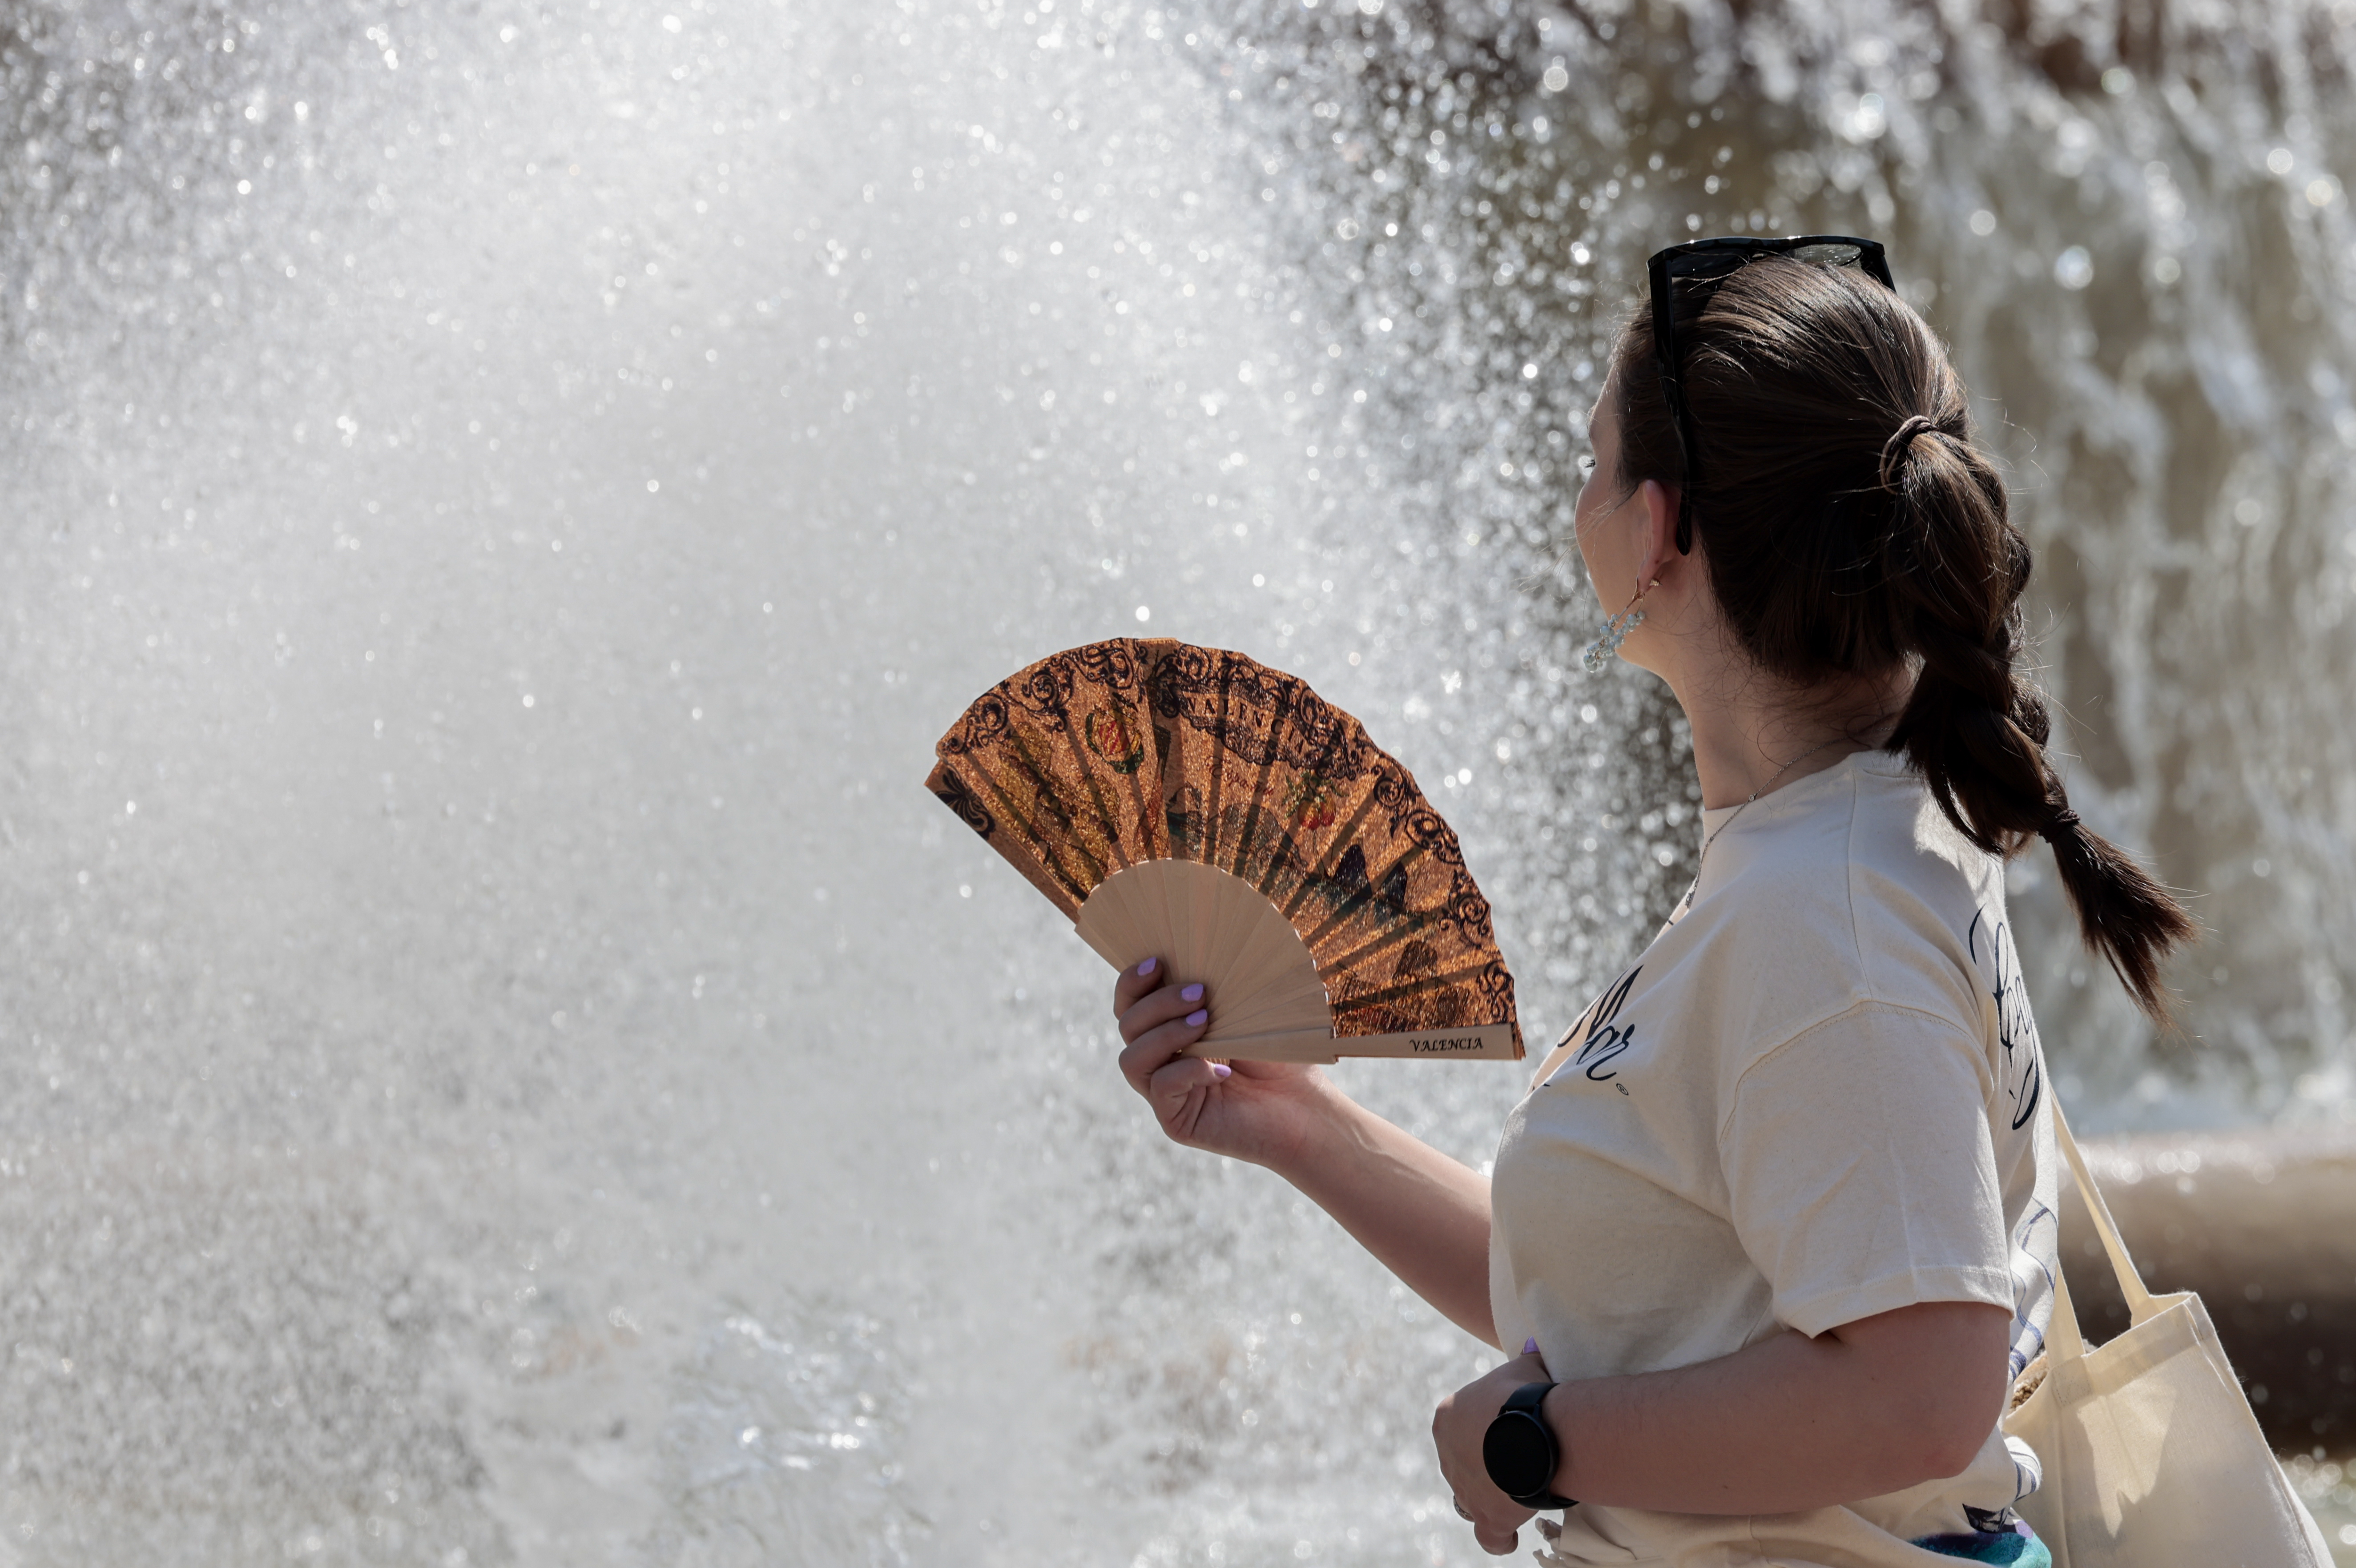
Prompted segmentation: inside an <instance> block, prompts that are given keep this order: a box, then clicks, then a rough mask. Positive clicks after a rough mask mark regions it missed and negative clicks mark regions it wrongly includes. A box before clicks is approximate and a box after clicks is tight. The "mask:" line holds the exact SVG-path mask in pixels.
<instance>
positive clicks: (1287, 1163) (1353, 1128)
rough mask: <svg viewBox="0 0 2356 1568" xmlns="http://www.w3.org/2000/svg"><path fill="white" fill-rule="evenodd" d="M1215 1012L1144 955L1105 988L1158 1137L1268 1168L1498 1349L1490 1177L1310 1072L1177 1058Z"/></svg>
mask: <svg viewBox="0 0 2356 1568" xmlns="http://www.w3.org/2000/svg"><path fill="white" fill-rule="evenodd" d="M1214 1006H1215V1002H1214V1000H1213V998H1212V997H1209V996H1208V995H1206V994H1205V989H1204V987H1200V986H1187V987H1177V986H1173V985H1171V984H1169V976H1168V975H1167V973H1166V971H1164V970H1163V969H1162V965H1160V964H1158V963H1157V962H1156V961H1155V960H1153V959H1151V958H1149V959H1147V960H1146V961H1145V963H1144V964H1143V965H1141V966H1139V967H1138V968H1135V969H1130V970H1124V971H1123V972H1122V974H1121V976H1120V979H1119V982H1118V983H1117V984H1116V985H1115V986H1114V987H1113V1010H1114V1011H1115V1012H1116V1013H1118V1014H1119V1016H1120V1034H1121V1039H1122V1040H1123V1041H1125V1042H1126V1043H1125V1046H1124V1048H1123V1050H1122V1051H1121V1053H1120V1068H1121V1072H1122V1074H1123V1075H1124V1076H1125V1077H1127V1078H1128V1080H1129V1083H1130V1087H1131V1088H1133V1089H1135V1090H1136V1091H1137V1092H1138V1093H1140V1094H1141V1095H1143V1096H1144V1097H1145V1100H1146V1103H1147V1104H1150V1105H1151V1106H1152V1107H1153V1114H1154V1117H1155V1119H1156V1120H1158V1121H1159V1122H1160V1123H1161V1124H1162V1131H1163V1132H1164V1133H1167V1134H1168V1135H1169V1136H1170V1137H1171V1138H1172V1139H1173V1140H1174V1141H1175V1142H1178V1143H1182V1144H1184V1145H1186V1146H1187V1147H1189V1148H1199V1149H1205V1150H1208V1151H1210V1152H1212V1153H1214V1154H1224V1155H1226V1156H1228V1157H1230V1158H1234V1159H1241V1160H1248V1161H1249V1162H1251V1163H1252V1164H1254V1165H1259V1166H1265V1167H1267V1168H1269V1169H1270V1170H1273V1171H1275V1172H1276V1173H1277V1174H1278V1175H1280V1176H1281V1177H1283V1178H1284V1179H1286V1180H1287V1181H1290V1182H1291V1183H1292V1185H1293V1186H1295V1187H1297V1188H1299V1189H1301V1192H1302V1193H1303V1194H1304V1195H1305V1196H1307V1197H1308V1198H1310V1199H1311V1200H1313V1201H1314V1202H1315V1203H1316V1204H1317V1205H1318V1207H1320V1208H1322V1209H1323V1210H1324V1211H1326V1212H1327V1213H1328V1214H1331V1215H1333V1218H1334V1219H1335V1220H1337V1221H1340V1222H1341V1225H1342V1228H1343V1229H1344V1230H1345V1231H1347V1232H1350V1234H1351V1235H1352V1236H1354V1237H1355V1238H1356V1239H1357V1241H1358V1243H1360V1244H1361V1245H1362V1246H1364V1247H1365V1249H1366V1250H1367V1251H1368V1252H1370V1253H1374V1254H1375V1256H1376V1258H1378V1259H1380V1260H1381V1262H1382V1263H1383V1264H1384V1265H1385V1266H1386V1267H1387V1268H1388V1269H1389V1270H1390V1271H1391V1272H1392V1273H1393V1274H1395V1275H1398V1277H1399V1278H1400V1279H1401V1280H1402V1281H1404V1282H1405V1283H1406V1284H1407V1285H1408V1288H1410V1289H1412V1290H1413V1291H1414V1292H1415V1293H1416V1294H1417V1295H1418V1296H1422V1297H1423V1298H1424V1299H1425V1300H1426V1301H1428V1302H1430V1303H1431V1305H1432V1306H1433V1307H1437V1308H1439V1309H1440V1312H1441V1313H1442V1314H1443V1315H1445V1316H1446V1317H1448V1319H1449V1320H1450V1321H1451V1322H1453V1323H1454V1324H1456V1325H1457V1326H1458V1327H1459V1328H1462V1329H1463V1330H1464V1331H1465V1332H1466V1333H1468V1334H1472V1335H1474V1336H1476V1337H1477V1338H1479V1339H1483V1340H1485V1341H1487V1342H1488V1343H1490V1344H1492V1345H1494V1344H1495V1343H1496V1342H1497V1331H1496V1329H1495V1328H1494V1327H1492V1325H1491V1323H1490V1319H1489V1183H1488V1180H1487V1179H1486V1178H1484V1177H1483V1176H1481V1175H1479V1174H1478V1173H1477V1172H1474V1171H1472V1170H1469V1169H1467V1168H1465V1167H1464V1166H1462V1165H1461V1164H1459V1163H1458V1162H1457V1161H1455V1160H1452V1159H1451V1158H1449V1157H1447V1156H1446V1155H1444V1154H1441V1153H1440V1151H1439V1150H1437V1149H1435V1148H1433V1147H1430V1145H1428V1144H1425V1143H1423V1142H1421V1141H1420V1140H1419V1139H1417V1138H1415V1137H1412V1136H1409V1135H1408V1134H1407V1133H1405V1132H1403V1131H1401V1130H1400V1129H1399V1128H1398V1127H1396V1126H1393V1125H1391V1124H1390V1123H1388V1122H1387V1121H1385V1120H1383V1118H1382V1117H1380V1116H1377V1115H1375V1114H1374V1113H1373V1112H1371V1111H1368V1110H1366V1109H1365V1107H1363V1106H1361V1105H1359V1104H1357V1103H1356V1102H1355V1101H1354V1100H1352V1099H1351V1098H1350V1097H1349V1096H1348V1095H1346V1094H1344V1093H1342V1092H1341V1090H1339V1089H1337V1088H1335V1087H1334V1086H1333V1080H1331V1079H1329V1078H1327V1077H1326V1076H1325V1074H1324V1073H1323V1072H1319V1071H1318V1070H1317V1069H1316V1068H1314V1067H1304V1066H1298V1065H1294V1064H1290V1063H1286V1062H1273V1061H1238V1062H1236V1063H1234V1064H1233V1066H1232V1067H1229V1066H1227V1065H1225V1064H1214V1063H1212V1062H1209V1061H1205V1060H1203V1059H1202V1058H1200V1057H1193V1056H1181V1055H1179V1054H1178V1053H1179V1052H1180V1051H1184V1050H1185V1049H1186V1048H1187V1047H1188V1046H1190V1045H1192V1044H1194V1042H1195V1041H1196V1040H1200V1039H1202V1038H1203V1034H1204V1031H1205V1030H1206V1029H1209V1028H1210V1012H1211V1008H1213V1007H1214ZM1501 1397H1502V1396H1501Z"/></svg>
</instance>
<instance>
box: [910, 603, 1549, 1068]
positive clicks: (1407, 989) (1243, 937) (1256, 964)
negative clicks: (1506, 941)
mask: <svg viewBox="0 0 2356 1568" xmlns="http://www.w3.org/2000/svg"><path fill="white" fill-rule="evenodd" d="M937 750H938V752H939V760H938V763H937V765H936V766H935V767H934V769H933V773H932V776H931V778H930V779H929V780H928V781H927V785H928V787H929V788H931V790H932V791H933V793H934V794H935V795H938V796H939V797H940V798H941V800H942V801H943V802H944V803H945V804H947V805H948V806H949V808H950V809H951V810H953V811H955V812H956V813H957V814H958V817H959V818H960V819H961V820H963V821H964V822H965V823H966V825H967V826H969V827H971V828H973V829H974V831H976V832H977V833H979V834H980V835H981V836H982V837H983V838H985V839H986V840H988V841H989V843H990V844H991V847H992V848H995V849H996V850H997V851H998V852H999V853H1000V854H1001V855H1002V856H1003V857H1005V859H1007V860H1008V861H1009V862H1011V863H1012V865H1013V866H1014V867H1015V868H1016V869H1018V870H1020V871H1022V873H1023V875H1024V876H1025V877H1027V878H1029V879H1030V880H1031V881H1032V883H1033V885H1034V886H1036V887H1037V888H1038V889H1039V890H1040V891H1042V892H1043V893H1044V894H1046V896H1047V897H1048V898H1049V899H1050V900H1051V901H1054V903H1055V906H1056V907H1057V908H1058V909H1060V910H1062V911H1063V912H1065V914H1066V915H1067V916H1069V917H1071V918H1072V919H1073V920H1074V921H1075V922H1076V923H1079V924H1080V925H1081V929H1082V932H1083V934H1086V935H1087V936H1088V938H1089V940H1090V941H1091V942H1092V943H1096V944H1098V948H1099V951H1106V952H1108V953H1109V951H1111V950H1112V949H1114V948H1119V947H1120V946H1121V945H1122V944H1124V943H1141V942H1146V941H1148V940H1149V935H1148V931H1147V928H1148V927H1150V928H1151V931H1153V932H1157V933H1162V938H1161V939H1162V940H1167V941H1170V942H1174V943H1176V944H1178V945H1179V946H1180V947H1183V948H1185V949H1186V950H1188V951H1190V952H1194V953H1195V954H1197V955H1199V957H1198V962H1199V963H1201V964H1204V965H1214V966H1219V967H1221V969H1222V972H1223V973H1227V974H1231V975H1237V976H1240V975H1245V974H1247V973H1248V974H1249V975H1250V976H1254V977H1255V983H1259V980H1260V977H1261V972H1262V971H1263V970H1266V971H1268V972H1269V973H1270V974H1273V973H1274V970H1275V969H1277V968H1281V967H1283V965H1284V964H1286V963H1290V962H1291V960H1290V959H1289V958H1287V959H1284V960H1283V961H1282V962H1281V963H1280V961H1279V959H1278V958H1277V957H1271V956H1269V955H1266V954H1265V953H1261V954H1259V955H1258V956H1255V955H1254V954H1252V953H1248V952H1245V951H1243V950H1242V949H1243V948H1244V947H1248V946H1256V947H1258V948H1261V949H1264V948H1266V946H1267V944H1268V938H1267V935H1266V933H1267V932H1269V930H1272V929H1276V928H1271V927H1268V926H1266V925H1265V924H1263V923H1260V922H1259V921H1258V917H1257V916H1252V915H1250V914H1249V912H1248V909H1247V908H1246V907H1245V906H1246V905H1250V906H1251V907H1258V905H1259V904H1260V903H1261V902H1262V901H1264V902H1265V903H1266V904H1267V905H1269V906H1272V907H1273V909H1274V910H1275V911H1276V912H1277V913H1278V914H1280V916H1281V917H1282V919H1283V921H1284V922H1285V923H1288V924H1289V925H1290V928H1291V931H1292V933H1294V934H1295V935H1297V937H1298V939H1299V943H1300V944H1301V949H1304V950H1305V959H1304V960H1303V961H1304V962H1308V963H1313V965H1314V969H1315V975H1316V977H1317V980H1318V981H1319V982H1320V983H1321V984H1322V986H1323V991H1324V995H1325V997H1326V1000H1327V1005H1328V1012H1327V1021H1328V1023H1329V1025H1330V1032H1331V1035H1332V1036H1333V1039H1334V1040H1335V1041H1337V1042H1343V1043H1342V1049H1344V1050H1348V1049H1350V1047H1349V1045H1348V1043H1347V1042H1351V1041H1356V1042H1359V1043H1360V1044H1362V1045H1371V1044H1372V1043H1373V1042H1376V1041H1378V1040H1381V1041H1393V1042H1397V1041H1401V1040H1407V1038H1408V1037H1409V1036H1423V1035H1430V1034H1431V1033H1433V1032H1434V1031H1441V1032H1444V1031H1449V1030H1460V1031H1462V1030H1475V1031H1482V1034H1483V1045H1482V1047H1481V1049H1479V1050H1474V1049H1472V1047H1470V1046H1466V1045H1462V1044H1457V1045H1452V1046H1451V1048H1450V1049H1452V1050H1458V1051H1462V1053H1465V1054H1498V1055H1506V1054H1510V1055H1512V1056H1515V1057H1518V1056H1519V1055H1520V1054H1521V1036H1520V1030H1519V1027H1518V1025H1517V1024H1516V1023H1515V1017H1514V990H1513V979H1512V976H1510V975H1508V974H1507V973H1506V970H1505V963H1504V960H1503V959H1502V958H1501V957H1500V955H1498V952H1497V946H1496V940H1495V937H1494V933H1493V932H1492V931H1491V929H1490V922H1489V906H1488V902H1487V901H1486V900H1484V899H1483V897H1482V896H1481V892H1480V890H1479V888H1477V887H1476V886H1475V885H1474V884H1473V881H1472V875H1471V873H1470V872H1469V871H1467V870H1466V869H1465V867H1464V859H1463V855H1462V852H1461V851H1460V850H1459V848H1458V847H1457V843H1456V836H1455V835H1454V833H1452V832H1451V831H1450V829H1449V827H1448V825H1447V824H1446V823H1445V822H1443V821H1442V820H1441V819H1440V815H1439V814H1438V813H1437V812H1435V811H1433V810H1432V809H1431V806H1430V804H1429V803H1428V802H1427V801H1426V800H1425V799H1424V797H1423V795H1422V792H1421V791H1420V790H1419V789H1418V788H1417V787H1416V784H1415V780H1414V779H1413V778H1412V777H1411V776H1410V775H1409V774H1408V772H1407V770H1406V769H1405V768H1403V767H1401V766H1400V765H1399V764H1398V762H1397V761H1396V760H1395V759H1393V758H1392V757H1391V756H1390V755H1389V754H1388V753H1387V752H1384V751H1382V750H1381V748H1379V747H1377V746H1376V745H1375V743H1374V742H1373V741H1371V740H1369V739H1368V738H1367V736H1366V733H1365V730H1364V729H1363V728H1362V727H1361V726H1360V725H1359V723H1358V721H1357V720H1355V719H1354V718H1352V717H1351V716H1350V715H1349V714H1347V713H1345V712H1344V711H1342V710H1341V709H1338V708H1335V707H1334V706H1333V705H1332V704H1331V703H1329V702H1327V701H1325V700H1324V699H1323V698H1321V697H1319V696H1318V695H1317V694H1316V693H1315V692H1314V691H1312V690H1311V689H1310V688H1309V687H1308V685H1307V684H1306V683H1304V682H1302V681H1301V680H1300V679H1298V678H1297V677H1292V676H1289V675H1285V674H1283V673H1281V672H1280V671H1277V670H1272V669H1269V668H1268V667H1266V666H1264V665H1261V664H1259V663H1258V662H1256V661H1255V660H1252V659H1250V658H1248V657H1246V656H1243V655H1241V654H1236V653H1228V652H1225V651H1223V650H1220V649H1216V648H1204V647H1196V646H1193V645H1188V644H1184V643H1179V642H1174V641H1170V640H1166V639H1151V640H1145V639H1130V638H1120V639H1116V640H1114V641H1110V642H1103V643H1092V644H1089V645H1087V646H1085V647H1079V648H1073V649H1070V650H1068V651H1067V652H1065V653H1060V654H1056V655H1054V656H1051V657H1048V658H1045V659H1042V660H1040V661H1039V662H1038V663H1037V664H1035V665H1033V666H1032V667H1029V668H1028V669H1025V670H1023V671H1022V672H1020V673H1019V674H1017V675H1014V676H1012V677H1009V678H1008V679H1006V680H1003V681H1001V682H1000V683H999V684H998V685H997V686H995V687H992V688H991V689H990V690H989V691H987V692H985V693H984V694H983V695H982V696H981V697H980V699H978V700H977V701H975V703H974V704H973V706H972V707H971V708H969V709H967V711H966V713H965V716H964V717H963V718H962V719H960V720H958V723H957V724H956V726H955V727H953V728H952V729H951V730H950V731H949V732H948V734H947V735H945V736H943V737H942V738H941V741H940V743H939V746H938V748H937ZM1163 861H1181V862H1186V863H1190V864H1193V865H1197V866H1203V867H1207V868H1210V869H1213V870H1215V871H1217V872H1219V873H1222V876H1221V877H1219V878H1217V879H1214V880H1212V881H1208V882H1206V881H1205V880H1202V879H1201V878H1200V877H1193V878H1177V877H1158V878H1156V877H1148V878H1146V879H1144V880H1140V881H1136V882H1131V881H1130V880H1128V879H1123V880H1122V882H1121V883H1120V884H1119V887H1120V890H1121V891H1119V893H1118V894H1114V893H1108V895H1107V899H1108V901H1098V904H1097V906H1096V909H1095V911H1094V912H1093V913H1092V917H1091V919H1089V920H1087V921H1083V920H1082V914H1083V912H1084V911H1087V910H1088V908H1089V904H1090V900H1091V897H1092V895H1094V894H1095V893H1096V891H1097V890H1098V888H1099V887H1103V886H1105V885H1106V884H1107V883H1108V880H1109V879H1112V878H1114V877H1116V876H1117V875H1118V874H1119V873H1120V872H1122V871H1124V870H1129V869H1133V868H1141V867H1148V866H1151V865H1153V864H1154V863H1156V862H1163ZM1227 879H1233V880H1236V881H1237V882H1238V883H1240V884H1242V885H1243V886H1245V887H1248V889H1250V890H1252V891H1255V892H1256V893H1257V894H1258V898H1257V899H1253V898H1250V897H1248V896H1246V897H1245V898H1244V901H1243V902H1242V903H1237V901H1236V900H1235V898H1234V897H1233V896H1231V895H1229V894H1226V893H1224V892H1220V893H1217V894H1216V895H1215V894H1214V891H1212V890H1213V889H1214V888H1215V886H1216V885H1217V884H1219V883H1223V882H1224V881H1225V880H1227ZM1149 884H1150V885H1149ZM1115 906H1118V907H1117V908H1116V907H1115ZM1140 922H1143V925H1141V924H1140ZM1214 926H1217V927H1218V930H1216V931H1215V930H1214V929H1213V928H1214ZM1220 931H1224V932H1226V938H1225V940H1224V942H1223V941H1222V940H1221V939H1220V936H1219V932H1220ZM1250 932H1258V933H1261V934H1259V935H1257V936H1251V935H1247V934H1243V933H1250ZM1238 966H1240V967H1238ZM1266 983H1267V984H1269V985H1275V984H1277V982H1276V981H1274V980H1272V979H1269V980H1267V981H1266ZM1241 1000H1242V998H1238V997H1232V996H1225V995H1224V994H1223V1003H1224V1004H1225V1008H1223V1010H1226V1009H1232V1008H1235V1005H1236V1004H1237V1003H1238V1002H1240V1001H1241ZM1271 1005H1272V1006H1274V1011H1273V1012H1270V1013H1269V1016H1270V1017H1275V1016H1278V1015H1282V1016H1284V1017H1286V1018H1290V1017H1291V1016H1292V1015H1291V1013H1290V1011H1288V1010H1287V1009H1288V1008H1290V1006H1291V1004H1290V1003H1286V1004H1283V1005H1281V1006H1275V1005H1274V1004H1271ZM1243 1016H1245V1017H1250V1016H1253V1015H1252V1014H1251V1013H1250V1012H1249V1010H1248V1009H1244V1010H1243ZM1218 1029H1219V1026H1218V1025H1217V1024H1215V1025H1214V1032H1217V1030H1218ZM1236 1038H1237V1037H1235V1036H1233V1035H1230V1036H1229V1037H1228V1039H1229V1043H1230V1044H1232V1043H1234V1042H1235V1040H1236ZM1508 1040H1509V1041H1510V1051H1508V1050H1505V1049H1504V1046H1505V1043H1506V1042H1507V1041H1508ZM1206 1044H1207V1041H1206ZM1493 1046H1494V1047H1496V1048H1497V1049H1494V1051H1493V1050H1492V1049H1491V1048H1492V1047H1493ZM1438 1049H1439V1048H1437V1047H1432V1046H1430V1045H1429V1044H1426V1045H1419V1046H1417V1047H1415V1050H1416V1051H1436V1050H1438ZM1237 1053H1238V1054H1248V1052H1246V1051H1238V1052H1237ZM1378 1053H1380V1054H1393V1053H1398V1054H1407V1053H1409V1052H1408V1051H1407V1050H1406V1049H1405V1048H1403V1047H1402V1048H1400V1049H1398V1051H1391V1050H1384V1051H1380V1052H1378Z"/></svg>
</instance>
